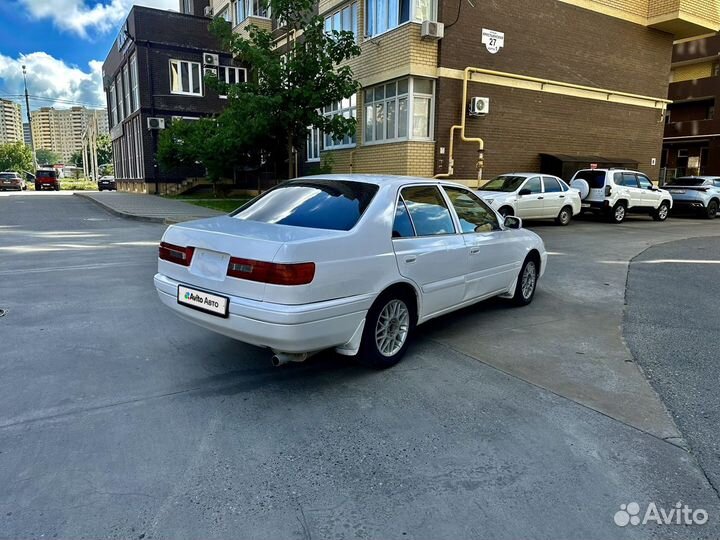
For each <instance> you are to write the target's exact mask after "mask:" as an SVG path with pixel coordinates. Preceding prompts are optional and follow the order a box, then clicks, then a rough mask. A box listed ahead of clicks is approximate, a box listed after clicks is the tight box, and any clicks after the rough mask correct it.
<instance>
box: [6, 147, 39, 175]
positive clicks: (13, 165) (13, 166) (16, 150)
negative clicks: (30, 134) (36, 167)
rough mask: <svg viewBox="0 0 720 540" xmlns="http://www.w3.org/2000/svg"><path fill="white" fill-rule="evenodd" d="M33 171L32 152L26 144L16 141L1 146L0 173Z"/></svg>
mask: <svg viewBox="0 0 720 540" xmlns="http://www.w3.org/2000/svg"><path fill="white" fill-rule="evenodd" d="M32 169H33V159H32V151H31V150H30V148H28V147H27V146H25V143H23V142H21V141H16V142H12V143H7V144H1V145H0V171H15V172H17V173H23V172H28V171H32V172H33V173H34V172H35V171H33V170H32Z"/></svg>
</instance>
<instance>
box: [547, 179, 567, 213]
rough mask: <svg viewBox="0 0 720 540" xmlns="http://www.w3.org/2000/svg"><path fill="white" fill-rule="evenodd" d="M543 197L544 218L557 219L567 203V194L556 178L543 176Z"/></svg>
mask: <svg viewBox="0 0 720 540" xmlns="http://www.w3.org/2000/svg"><path fill="white" fill-rule="evenodd" d="M543 196H544V197H545V199H544V200H543V203H544V204H543V216H544V217H547V218H556V217H557V216H558V214H559V213H560V210H562V207H563V206H565V205H566V204H567V202H566V200H565V199H566V193H565V192H564V191H563V189H562V186H561V185H560V182H559V181H558V179H557V178H555V177H554V176H543Z"/></svg>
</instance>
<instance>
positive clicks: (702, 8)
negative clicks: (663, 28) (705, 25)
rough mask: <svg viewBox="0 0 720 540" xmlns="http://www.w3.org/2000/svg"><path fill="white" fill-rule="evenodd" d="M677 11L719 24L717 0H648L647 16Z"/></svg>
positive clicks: (719, 12) (718, 3) (719, 8)
mask: <svg viewBox="0 0 720 540" xmlns="http://www.w3.org/2000/svg"><path fill="white" fill-rule="evenodd" d="M673 13H678V14H682V15H685V16H688V15H689V16H691V17H698V18H700V19H704V20H706V21H709V22H711V23H714V24H720V2H718V0H650V6H649V9H648V17H659V16H661V15H668V14H673Z"/></svg>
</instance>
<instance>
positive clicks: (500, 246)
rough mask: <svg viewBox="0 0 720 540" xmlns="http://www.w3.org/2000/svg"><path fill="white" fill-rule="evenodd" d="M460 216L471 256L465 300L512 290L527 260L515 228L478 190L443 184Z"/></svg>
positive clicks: (459, 220) (461, 228)
mask: <svg viewBox="0 0 720 540" xmlns="http://www.w3.org/2000/svg"><path fill="white" fill-rule="evenodd" d="M443 189H445V192H446V193H447V195H448V198H449V199H450V202H451V203H452V206H453V209H454V210H455V213H456V214H457V217H458V222H459V225H460V232H462V234H463V238H464V240H465V244H466V245H467V248H468V255H469V267H470V269H469V272H468V273H467V276H466V283H467V291H466V293H465V299H466V300H471V299H481V298H486V297H488V296H492V295H495V294H498V293H502V292H505V291H507V290H508V288H509V287H510V286H511V285H512V283H513V281H514V280H515V276H517V273H518V271H519V268H520V265H521V264H522V262H523V257H524V246H523V245H522V243H521V242H520V240H519V239H518V238H517V235H516V234H514V231H512V230H504V229H503V227H502V226H501V225H500V222H499V219H498V216H497V214H496V213H495V212H493V211H492V210H491V209H490V207H489V206H487V205H486V204H485V203H484V202H483V201H482V200H480V198H479V197H477V196H476V195H475V194H474V193H472V192H470V191H468V190H466V189H463V188H460V187H456V186H443Z"/></svg>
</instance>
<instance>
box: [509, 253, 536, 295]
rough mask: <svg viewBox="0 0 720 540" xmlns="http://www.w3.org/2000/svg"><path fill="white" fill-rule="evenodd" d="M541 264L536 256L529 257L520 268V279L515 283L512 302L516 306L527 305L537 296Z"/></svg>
mask: <svg viewBox="0 0 720 540" xmlns="http://www.w3.org/2000/svg"><path fill="white" fill-rule="evenodd" d="M539 275H540V264H539V263H538V261H537V259H536V258H535V257H528V258H527V259H525V262H524V263H523V265H522V268H520V273H519V274H518V280H517V283H516V284H515V294H514V295H513V297H512V303H513V304H515V305H516V306H527V305H528V304H529V303H530V302H532V301H533V298H534V297H535V289H536V288H537V281H538V276H539Z"/></svg>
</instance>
